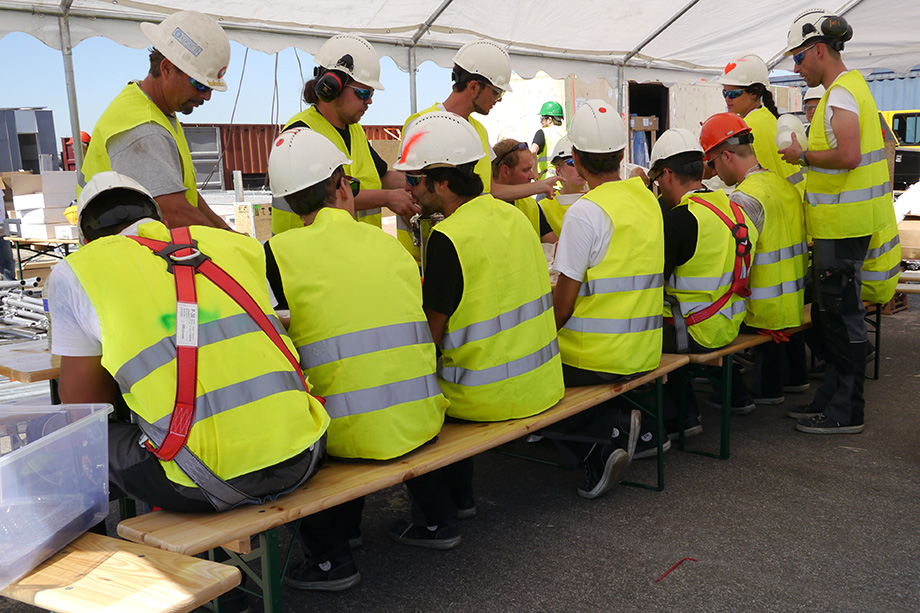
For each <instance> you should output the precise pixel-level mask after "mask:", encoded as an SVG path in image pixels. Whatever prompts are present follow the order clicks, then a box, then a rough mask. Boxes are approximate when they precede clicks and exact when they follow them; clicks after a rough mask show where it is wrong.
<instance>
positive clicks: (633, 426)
mask: <svg viewBox="0 0 920 613" xmlns="http://www.w3.org/2000/svg"><path fill="white" fill-rule="evenodd" d="M616 424H617V425H616V426H614V428H613V432H612V433H611V434H610V442H611V443H612V444H613V445H614V446H615V447H619V448H620V449H624V450H626V455H627V456H629V460H630V461H632V459H633V456H634V455H635V452H636V443H638V442H639V433H640V430H641V429H642V413H641V412H640V411H639V409H633V410H631V411H629V412H628V413H627V412H625V411H620V412H619V414H618V416H617V419H616Z"/></svg>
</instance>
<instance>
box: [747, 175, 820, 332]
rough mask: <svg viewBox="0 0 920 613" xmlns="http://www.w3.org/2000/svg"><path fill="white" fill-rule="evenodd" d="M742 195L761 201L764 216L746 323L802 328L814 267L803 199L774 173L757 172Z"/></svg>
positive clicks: (755, 326) (772, 328)
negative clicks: (808, 282)
mask: <svg viewBox="0 0 920 613" xmlns="http://www.w3.org/2000/svg"><path fill="white" fill-rule="evenodd" d="M737 191H739V192H743V193H745V194H747V195H749V196H751V197H753V198H755V199H756V200H757V201H758V202H760V204H761V206H762V207H763V213H764V220H763V230H761V232H760V236H759V238H758V239H757V244H756V248H755V251H754V257H753V259H752V260H751V276H750V288H751V295H750V296H748V298H747V315H746V316H745V318H744V323H746V324H747V325H749V326H751V327H753V328H763V329H765V330H784V329H786V328H794V327H796V326H800V325H802V314H803V309H804V303H805V270H806V268H807V266H808V243H807V242H806V240H805V218H804V212H803V210H802V198H801V196H799V192H798V190H797V189H796V188H795V187H793V186H792V185H791V184H790V183H788V182H787V181H783V179H782V178H781V177H780V176H779V175H777V174H776V173H775V172H772V171H761V172H754V173H751V174H750V175H748V176H747V177H746V178H745V179H744V180H743V181H742V182H741V183H740V184H739V185H738V190H737Z"/></svg>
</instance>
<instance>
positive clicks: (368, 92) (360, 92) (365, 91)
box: [345, 85, 374, 102]
mask: <svg viewBox="0 0 920 613" xmlns="http://www.w3.org/2000/svg"><path fill="white" fill-rule="evenodd" d="M345 87H350V88H352V89H353V90H355V95H356V96H357V97H358V100H362V101H364V102H367V101H368V100H370V99H371V97H372V96H373V95H374V90H372V89H370V88H365V87H355V86H354V85H346V86H345Z"/></svg>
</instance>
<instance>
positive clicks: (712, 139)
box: [700, 113, 754, 160]
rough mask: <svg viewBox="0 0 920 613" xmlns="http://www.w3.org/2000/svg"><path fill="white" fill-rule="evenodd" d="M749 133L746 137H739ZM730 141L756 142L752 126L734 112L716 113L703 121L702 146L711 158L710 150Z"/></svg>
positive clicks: (741, 142)
mask: <svg viewBox="0 0 920 613" xmlns="http://www.w3.org/2000/svg"><path fill="white" fill-rule="evenodd" d="M740 135H747V137H745V138H740V139H739V138H738V137H739V136H740ZM724 142H728V143H729V144H731V145H739V144H749V143H752V142H754V137H753V135H752V134H751V128H750V126H748V125H747V123H745V121H744V120H743V119H741V116H740V115H736V114H734V113H716V114H715V115H713V116H712V117H710V118H709V119H707V120H706V121H704V122H703V126H702V127H701V128H700V146H702V147H703V151H704V152H705V153H706V160H709V152H710V151H712V150H713V149H714V148H715V147H717V146H718V145H721V144H722V143H724Z"/></svg>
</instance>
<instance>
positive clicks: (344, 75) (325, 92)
mask: <svg viewBox="0 0 920 613" xmlns="http://www.w3.org/2000/svg"><path fill="white" fill-rule="evenodd" d="M340 68H341V69H344V70H340ZM354 69H355V62H354V59H353V58H352V57H351V55H349V54H346V55H343V56H342V57H341V58H339V61H338V62H336V64H335V67H334V68H331V69H326V68H323V67H322V66H317V67H316V68H314V69H313V76H314V78H315V79H316V81H315V82H314V83H313V91H314V93H316V97H317V98H319V99H320V100H322V101H323V102H332V101H333V100H335V99H336V98H338V97H339V96H341V95H342V90H343V89H345V84H346V83H348V80H349V79H350V78H351V77H350V76H349V73H351V72H353V71H354ZM346 71H347V72H346Z"/></svg>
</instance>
